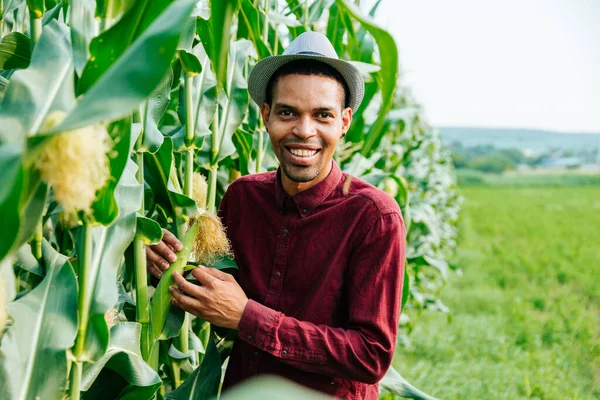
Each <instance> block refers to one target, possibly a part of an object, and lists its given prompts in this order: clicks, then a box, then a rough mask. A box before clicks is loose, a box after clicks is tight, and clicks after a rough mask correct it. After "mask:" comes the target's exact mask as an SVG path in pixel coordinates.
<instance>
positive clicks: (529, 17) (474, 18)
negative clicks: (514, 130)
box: [363, 0, 600, 132]
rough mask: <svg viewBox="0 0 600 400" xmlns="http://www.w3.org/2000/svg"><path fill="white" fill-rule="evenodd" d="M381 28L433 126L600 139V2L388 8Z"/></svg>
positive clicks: (386, 0)
mask: <svg viewBox="0 0 600 400" xmlns="http://www.w3.org/2000/svg"><path fill="white" fill-rule="evenodd" d="M373 2H374V1H372V0H367V1H363V4H365V3H367V4H369V3H370V4H372V3H373ZM376 20H377V21H378V22H379V23H380V24H381V25H383V26H385V27H386V28H387V29H388V30H390V31H391V32H392V34H393V35H394V37H395V38H396V41H397V43H398V46H399V51H400V62H401V66H402V71H403V74H404V81H405V82H406V83H407V84H408V85H409V86H410V87H411V88H412V89H413V92H414V94H415V96H416V98H417V101H419V102H420V103H421V104H422V105H423V106H424V108H425V113H426V116H427V118H428V120H429V122H430V123H431V124H432V125H435V126H442V125H443V126H457V125H461V126H490V127H519V128H537V129H549V130H557V131H580V132H600V0H587V1H585V0H562V1H561V0H410V1H409V0H383V1H382V4H381V6H380V7H379V11H378V13H377V16H376Z"/></svg>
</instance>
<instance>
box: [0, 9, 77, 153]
mask: <svg viewBox="0 0 600 400" xmlns="http://www.w3.org/2000/svg"><path fill="white" fill-rule="evenodd" d="M49 76H51V77H52V79H47V77H49ZM73 92H74V90H73V63H72V56H71V41H70V38H69V31H68V29H67V27H66V26H65V25H64V24H61V23H58V22H57V21H54V20H53V21H51V22H50V23H49V24H48V25H46V26H44V29H43V31H42V35H41V36H40V39H39V41H38V44H37V46H35V49H34V50H33V54H32V55H31V63H30V65H29V67H28V68H27V69H24V70H19V71H16V72H15V73H14V74H13V75H12V76H11V78H10V80H9V84H8V88H7V89H6V92H5V94H4V98H3V99H2V104H1V105H0V126H2V128H3V129H0V144H1V143H8V142H19V141H23V140H24V138H25V136H26V135H29V134H33V133H36V132H38V130H39V129H40V127H41V126H42V122H43V121H44V119H45V118H46V115H47V114H48V112H49V111H51V110H57V109H59V110H62V111H68V110H69V109H70V108H72V107H73V105H74V103H75V96H74V94H73Z"/></svg>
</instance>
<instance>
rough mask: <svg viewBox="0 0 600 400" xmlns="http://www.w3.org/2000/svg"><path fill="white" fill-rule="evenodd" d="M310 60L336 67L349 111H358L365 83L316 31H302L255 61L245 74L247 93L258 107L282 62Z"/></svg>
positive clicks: (264, 98) (358, 71)
mask: <svg viewBox="0 0 600 400" xmlns="http://www.w3.org/2000/svg"><path fill="white" fill-rule="evenodd" d="M301 59H310V60H316V61H321V62H322V63H325V64H328V65H330V66H331V67H333V68H334V69H335V70H337V71H338V72H339V73H340V74H341V75H342V77H343V78H344V80H345V81H346V84H347V85H348V90H349V91H350V93H349V96H348V97H349V99H350V104H348V106H349V107H350V108H352V111H353V112H356V110H358V106H360V102H361V101H362V99H363V96H364V94H365V84H364V81H363V77H362V74H361V72H360V70H359V69H358V68H356V67H355V66H354V65H352V64H351V63H349V62H348V61H344V60H340V59H339V58H338V55H337V53H336V52H335V49H334V48H333V46H332V45H331V42H329V39H327V36H325V35H323V34H321V33H318V32H311V31H309V32H304V33H303V34H301V35H300V36H298V37H297V38H296V39H294V41H293V42H292V43H290V45H289V47H288V48H287V49H286V50H285V51H284V52H283V54H282V55H279V56H271V57H267V58H264V59H262V60H261V61H259V62H258V63H257V64H256V65H255V66H254V69H252V72H251V73H250V76H249V77H248V92H249V93H250V96H251V97H252V99H253V100H254V101H255V102H256V104H258V105H259V106H261V105H262V104H263V103H264V102H265V101H266V99H267V84H268V83H269V80H270V79H271V76H272V75H273V74H274V73H275V71H277V69H278V68H279V67H281V66H283V65H284V64H287V63H289V62H290V61H294V60H301Z"/></svg>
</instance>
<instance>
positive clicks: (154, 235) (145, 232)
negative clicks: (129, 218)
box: [135, 215, 163, 246]
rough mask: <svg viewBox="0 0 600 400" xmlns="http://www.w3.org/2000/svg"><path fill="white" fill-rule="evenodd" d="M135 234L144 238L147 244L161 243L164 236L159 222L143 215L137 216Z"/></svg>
mask: <svg viewBox="0 0 600 400" xmlns="http://www.w3.org/2000/svg"><path fill="white" fill-rule="evenodd" d="M135 234H136V236H137V237H140V238H142V240H143V241H144V244H145V245H146V246H151V245H153V244H157V243H159V242H160V241H161V240H162V237H163V231H162V228H161V227H160V225H159V224H158V222H156V221H154V220H153V219H150V218H146V217H142V216H141V215H138V216H137V224H136V229H135Z"/></svg>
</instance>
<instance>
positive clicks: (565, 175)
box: [456, 169, 600, 187]
mask: <svg viewBox="0 0 600 400" xmlns="http://www.w3.org/2000/svg"><path fill="white" fill-rule="evenodd" d="M456 175H457V178H458V183H459V185H461V186H511V187H539V186H582V185H600V174H597V173H583V172H580V171H576V170H575V171H566V172H562V173H561V172H554V173H552V172H549V173H535V172H525V173H520V172H507V173H505V174H502V175H496V174H486V173H483V172H481V171H477V170H472V169H457V170H456Z"/></svg>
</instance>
